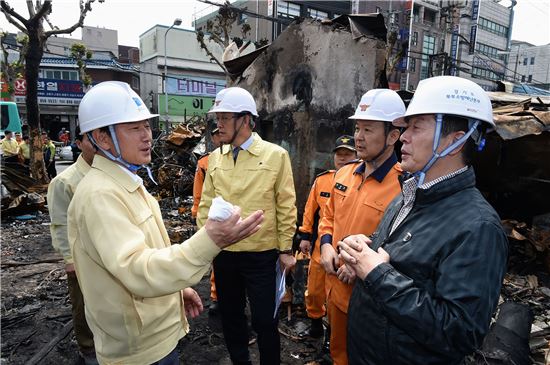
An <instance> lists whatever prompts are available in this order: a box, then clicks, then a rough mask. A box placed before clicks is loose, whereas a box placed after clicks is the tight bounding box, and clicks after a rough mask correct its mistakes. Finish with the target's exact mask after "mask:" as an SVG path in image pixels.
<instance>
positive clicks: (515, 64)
mask: <svg viewBox="0 0 550 365" xmlns="http://www.w3.org/2000/svg"><path fill="white" fill-rule="evenodd" d="M506 76H507V79H509V80H511V81H512V80H513V81H515V82H521V83H524V82H525V83H529V84H531V85H532V86H535V87H539V88H541V89H545V90H550V43H549V44H546V45H544V46H534V45H532V44H530V43H527V42H519V41H512V46H511V50H510V55H509V61H508V68H507V70H506Z"/></svg>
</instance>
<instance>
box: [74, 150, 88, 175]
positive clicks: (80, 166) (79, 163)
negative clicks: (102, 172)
mask: <svg viewBox="0 0 550 365" xmlns="http://www.w3.org/2000/svg"><path fill="white" fill-rule="evenodd" d="M91 168H92V167H91V166H90V165H88V163H87V162H86V161H85V160H84V157H82V155H80V156H78V158H77V159H76V169H77V170H78V171H79V172H80V173H81V174H82V175H86V174H87V173H88V171H90V169H91Z"/></svg>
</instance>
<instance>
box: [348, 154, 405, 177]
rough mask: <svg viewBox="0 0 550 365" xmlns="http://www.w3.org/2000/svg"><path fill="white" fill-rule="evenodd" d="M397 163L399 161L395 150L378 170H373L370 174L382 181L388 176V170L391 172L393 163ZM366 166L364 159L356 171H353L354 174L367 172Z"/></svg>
mask: <svg viewBox="0 0 550 365" xmlns="http://www.w3.org/2000/svg"><path fill="white" fill-rule="evenodd" d="M396 163H397V156H396V155H395V152H394V153H392V154H391V156H390V157H388V159H387V160H386V161H384V163H383V164H382V165H380V166H379V167H378V168H377V169H376V170H374V171H373V172H372V174H370V176H372V177H374V178H375V179H376V181H378V182H382V180H384V178H385V177H386V175H387V174H388V172H390V170H391V168H392V167H393V165H395V164H396ZM365 166H366V162H364V161H363V162H362V163H361V164H360V165H359V167H357V168H356V169H355V171H354V172H353V173H354V174H362V173H364V172H365Z"/></svg>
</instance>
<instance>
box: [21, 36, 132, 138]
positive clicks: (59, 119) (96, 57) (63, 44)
mask: <svg viewBox="0 0 550 365" xmlns="http://www.w3.org/2000/svg"><path fill="white" fill-rule="evenodd" d="M75 43H81V44H84V45H85V46H86V47H87V48H88V49H89V50H90V51H92V57H91V59H89V60H86V71H87V73H88V74H89V75H90V77H91V79H92V85H94V84H96V83H99V82H101V81H109V80H116V81H124V82H127V83H128V84H130V85H131V86H132V88H133V89H134V90H135V91H136V92H139V89H140V88H139V69H138V67H137V64H135V63H132V62H131V61H130V60H131V57H129V54H132V53H137V52H136V51H137V49H136V48H135V47H123V48H121V49H120V50H119V45H118V35H117V31H116V30H110V29H105V28H95V27H88V26H84V27H83V28H82V39H73V38H65V37H50V38H49V39H48V42H47V44H46V48H45V51H44V56H43V57H42V60H41V62H40V70H39V76H38V104H39V108H40V125H41V128H42V129H43V130H44V131H46V132H47V133H48V134H49V135H50V137H51V138H52V139H54V140H57V136H58V132H59V131H60V130H61V129H62V128H65V129H66V130H70V131H71V137H72V138H74V135H75V129H76V125H77V118H78V105H79V104H80V100H81V99H82V97H84V92H85V91H86V90H85V88H84V86H83V84H82V82H81V81H80V77H79V70H78V66H77V64H76V60H75V59H74V58H72V57H71V46H72V45H73V44H75ZM15 46H16V47H17V48H18V45H15ZM119 56H122V57H124V58H125V60H126V61H130V62H120V61H119V59H118V57H119ZM134 58H135V57H134ZM14 87H15V93H14V99H15V102H16V103H17V104H18V108H19V111H20V114H21V117H22V119H23V124H24V126H25V124H26V105H25V98H26V94H27V85H26V81H25V79H23V78H21V79H18V80H16V82H15V85H14Z"/></svg>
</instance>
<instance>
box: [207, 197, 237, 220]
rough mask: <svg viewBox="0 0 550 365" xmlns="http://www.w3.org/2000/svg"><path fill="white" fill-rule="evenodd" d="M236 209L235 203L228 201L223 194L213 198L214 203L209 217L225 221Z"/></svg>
mask: <svg viewBox="0 0 550 365" xmlns="http://www.w3.org/2000/svg"><path fill="white" fill-rule="evenodd" d="M234 209H235V207H234V206H233V204H231V203H228V202H226V201H225V200H223V198H222V197H221V196H217V197H215V198H214V199H213V200H212V205H211V206H210V210H209V211H208V219H212V220H214V221H218V222H223V221H224V220H226V219H228V218H229V217H231V214H233V210H234Z"/></svg>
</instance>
